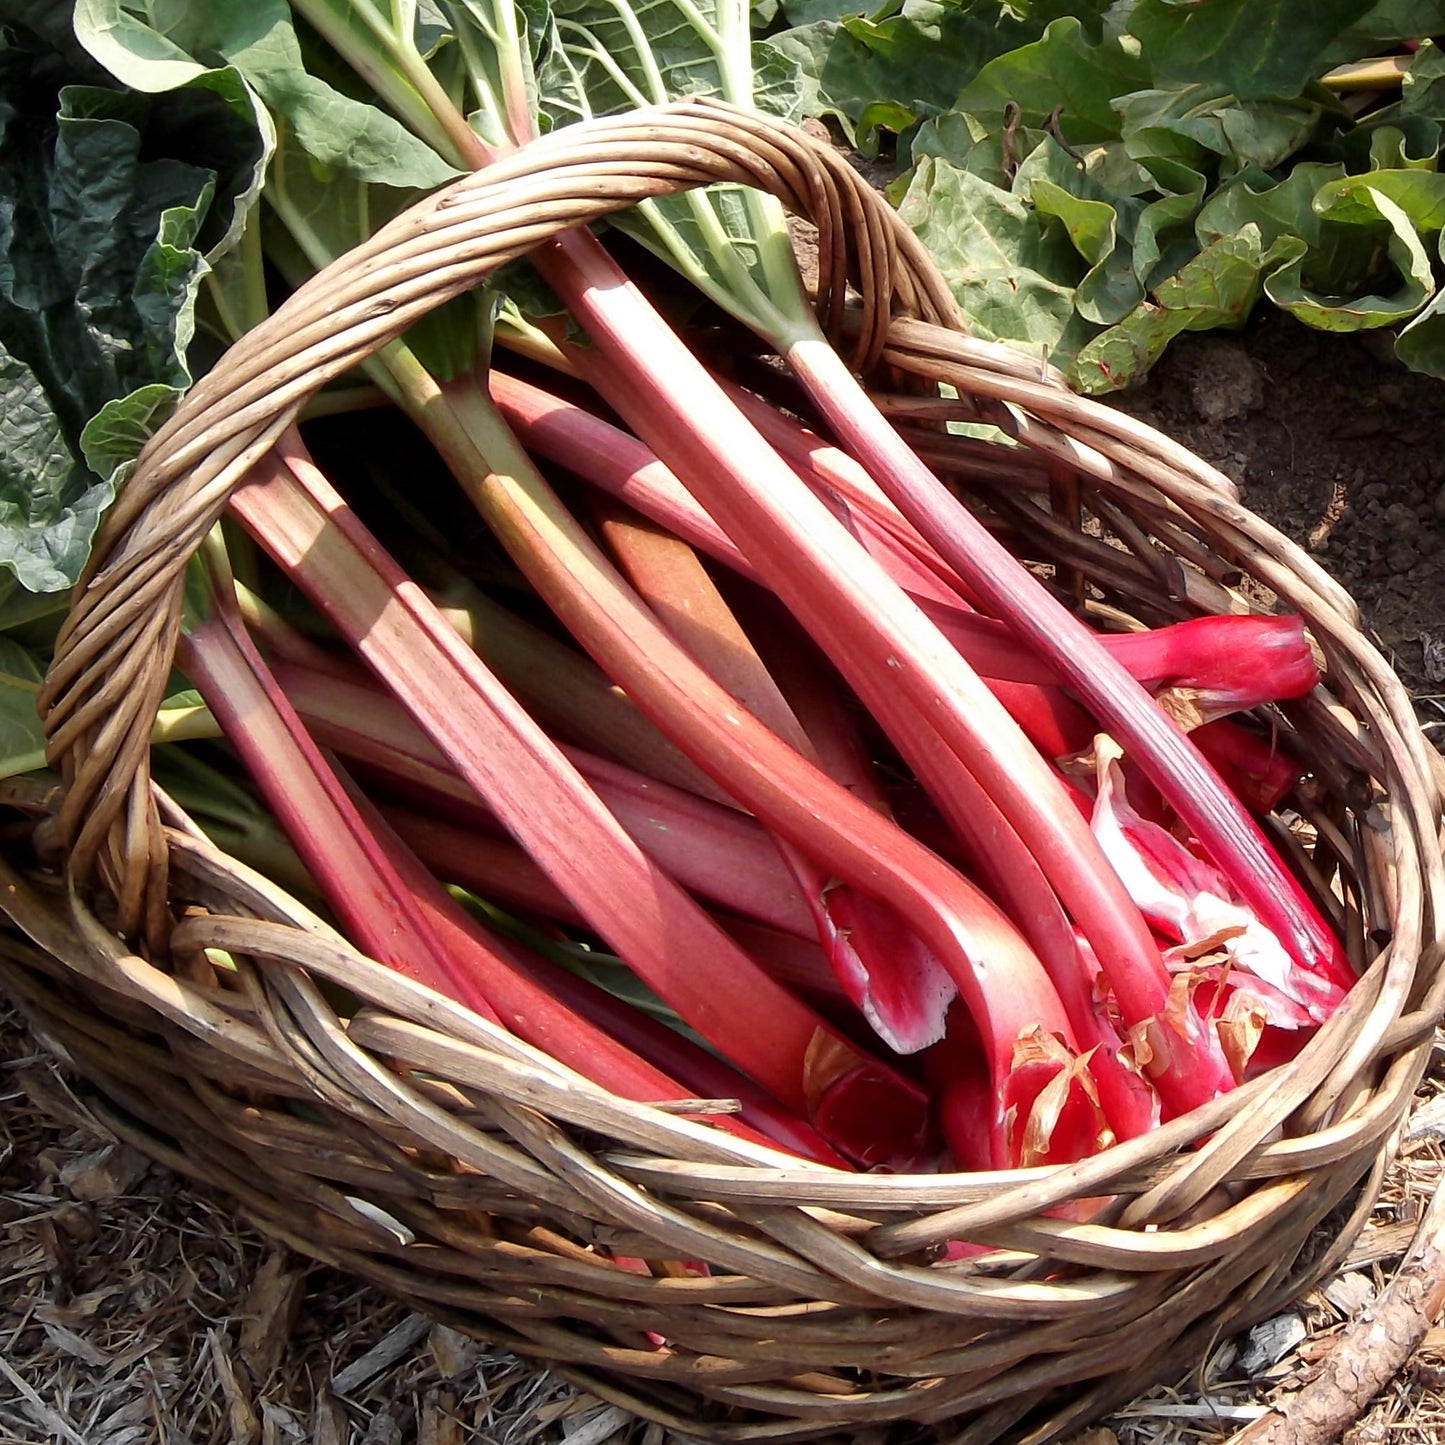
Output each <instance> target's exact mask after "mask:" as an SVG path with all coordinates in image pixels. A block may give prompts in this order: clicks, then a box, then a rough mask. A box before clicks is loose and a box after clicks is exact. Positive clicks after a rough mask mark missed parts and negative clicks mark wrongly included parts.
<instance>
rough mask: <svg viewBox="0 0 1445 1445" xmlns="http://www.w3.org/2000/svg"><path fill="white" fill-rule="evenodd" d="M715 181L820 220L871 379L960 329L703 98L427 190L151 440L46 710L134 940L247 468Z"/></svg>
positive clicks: (836, 185) (146, 904) (315, 281)
mask: <svg viewBox="0 0 1445 1445" xmlns="http://www.w3.org/2000/svg"><path fill="white" fill-rule="evenodd" d="M717 181H725V182H735V183H738V184H742V185H747V186H752V187H755V188H757V189H760V190H763V191H767V192H769V193H771V194H772V195H774V196H776V197H777V198H778V199H779V200H780V201H781V202H782V203H783V205H784V206H785V207H787V208H788V209H789V210H791V211H793V212H795V213H797V214H800V215H802V216H804V217H806V218H807V219H809V220H810V221H812V222H813V223H814V225H815V226H816V227H817V229H818V253H819V254H818V260H819V285H818V301H817V305H818V310H819V316H820V320H821V321H822V323H823V325H824V327H825V329H826V330H827V331H828V333H829V335H830V338H833V339H837V338H840V337H841V336H842V332H843V325H844V317H843V310H844V301H845V298H846V295H847V291H848V284H849V282H850V281H851V282H852V283H853V285H854V286H855V287H856V288H857V291H858V293H859V295H860V296H861V298H862V303H863V304H862V313H863V315H862V323H861V325H860V326H857V327H856V330H855V328H854V326H852V325H850V327H849V331H850V335H851V336H852V337H853V340H854V350H853V359H854V363H855V364H856V365H857V366H858V367H859V369H860V370H863V369H867V368H868V367H869V366H870V365H872V364H873V363H874V362H875V361H876V359H877V357H878V356H879V354H880V353H881V351H882V346H883V341H884V336H885V334H886V331H887V327H888V323H889V320H890V318H891V316H892V315H894V314H901V315H912V316H917V317H920V318H922V319H925V320H930V321H934V322H937V323H940V324H943V325H948V326H952V327H959V326H960V325H961V322H960V320H959V316H958V312H957V309H956V307H955V305H954V302H953V299H952V297H951V295H950V293H949V291H948V288H947V286H946V284H945V283H944V281H943V279H942V277H941V276H940V275H939V273H938V271H937V269H936V268H935V267H934V265H933V263H932V261H931V260H930V258H929V257H928V254H927V252H926V251H925V250H924V248H923V246H922V244H921V243H920V242H919V241H918V240H917V238H916V237H915V236H914V235H913V234H912V232H911V231H909V229H908V228H907V227H906V226H905V225H904V224H903V223H902V222H901V221H900V220H899V218H898V216H897V214H896V213H895V212H894V211H893V209H892V208H891V207H890V206H889V205H888V204H887V202H886V201H885V200H884V199H883V198H882V197H881V196H879V195H878V194H877V192H875V191H874V190H873V189H872V188H871V187H870V186H868V185H867V183H866V182H865V181H863V179H862V178H861V177H860V176H859V175H858V174H857V172H855V171H854V170H853V168H852V167H851V166H850V165H849V164H848V163H847V161H846V160H845V159H844V158H843V157H842V156H840V155H839V154H838V153H837V152H836V151H835V150H834V149H833V147H832V146H830V145H828V144H827V143H826V142H819V141H815V140H813V139H812V138H811V137H809V136H808V135H807V134H806V133H804V132H803V131H801V130H799V129H797V128H795V127H793V126H790V125H787V124H784V123H783V122H781V121H777V120H773V119H771V118H768V117H765V116H762V115H759V114H756V113H754V112H751V111H744V110H740V109H737V108H735V107H733V106H729V105H725V104H723V103H721V102H718V101H713V100H696V99H694V100H689V101H685V102H680V103H677V104H673V105H668V106H659V107H654V108H650V109H646V110H639V111H634V112H630V113H628V114H626V115H622V116H615V117H604V118H601V119H597V120H592V121H585V122H581V123H579V124H577V125H573V126H569V127H566V128H565V129H563V130H560V131H555V132H553V133H552V134H550V135H548V136H546V137H544V138H542V139H540V140H537V141H535V142H532V143H531V144H529V145H527V146H525V147H524V148H522V149H520V150H518V151H516V152H514V153H513V154H511V155H509V156H507V157H506V158H504V159H502V160H500V161H498V162H496V163H495V164H493V165H490V166H488V167H486V168H485V169H483V170H480V171H477V172H474V173H473V174H471V175H469V176H467V177H465V178H463V179H462V180H460V181H457V182H455V183H454V184H453V185H451V186H448V187H446V188H445V189H443V190H440V191H438V192H436V193H435V194H433V195H431V196H429V197H427V198H426V199H425V200H423V201H421V202H419V203H418V204H417V205H415V206H414V207H412V208H411V209H410V210H408V211H406V212H404V213H403V214H401V215H400V216H398V217H396V218H395V219H394V220H393V221H391V222H390V223H389V224H388V225H386V226H384V227H383V228H382V229H381V230H379V231H378V232H376V234H375V235H373V236H372V237H370V238H369V239H368V240H367V241H365V242H363V243H362V244H361V245H359V246H357V247H356V248H355V249H354V250H352V251H350V252H348V253H347V254H346V255H344V256H342V257H340V258H338V259H337V260H336V261H335V262H333V263H332V264H331V265H330V266H328V267H326V269H325V270H323V271H321V272H319V273H318V274H317V275H316V276H314V277H313V278H312V279H311V280H310V281H308V282H307V283H306V284H305V285H304V286H302V287H300V288H299V289H298V290H297V291H296V292H295V293H294V294H293V295H292V296H291V297H290V298H289V299H288V300H287V301H286V302H285V303H284V304H283V305H282V306H281V308H280V309H279V310H278V311H276V312H275V313H274V314H273V315H272V316H271V317H269V318H268V319H267V320H266V321H264V322H263V323H261V324H260V325H259V326H257V327H256V328H255V329H254V330H252V331H250V332H248V333H247V334H246V335H245V336H243V337H242V338H241V339H240V340H239V341H237V342H236V344H235V345H234V346H232V347H231V349H230V350H229V351H228V352H227V353H226V354H225V356H224V357H223V358H222V359H221V361H220V362H219V363H218V364H217V366H216V367H215V368H214V369H213V370H212V371H211V372H210V373H209V374H208V375H207V376H205V377H204V378H202V380H201V381H200V382H199V383H198V384H197V385H196V386H195V387H193V388H192V389H191V391H190V392H189V393H188V394H187V395H186V397H185V398H184V399H183V400H182V402H181V404H180V406H179V407H178V408H177V410H176V412H175V413H174V414H173V415H172V416H171V417H170V418H169V420H167V422H166V423H165V424H164V425H163V426H162V427H161V429H160V430H159V431H158V432H157V433H156V435H155V436H154V437H152V439H151V440H150V442H149V443H148V444H147V446H146V447H145V449H144V451H143V452H142V453H141V456H140V459H139V461H138V463H137V466H136V469H135V472H134V474H133V475H132V477H131V478H130V480H129V481H128V482H127V484H126V487H125V489H124V491H123V492H122V494H121V497H120V499H119V500H118V501H117V502H116V504H115V506H114V507H113V508H112V509H111V511H110V513H109V514H108V515H107V517H106V519H105V522H104V524H103V525H102V527H101V529H100V532H99V534H98V536H97V538H96V543H95V546H94V549H93V551H92V553H91V557H90V559H89V561H88V563H87V567H86V571H85V574H84V576H83V577H82V578H81V581H80V583H79V585H78V586H77V588H76V590H75V593H74V596H73V598H72V602H71V610H70V613H69V616H68V617H67V619H66V621H65V624H64V626H63V627H62V629H61V631H60V635H59V637H58V639H57V642H56V648H55V655H54V659H53V661H52V664H51V667H50V671H49V674H48V676H47V678H46V680H45V684H44V686H43V687H42V689H41V692H40V698H39V707H40V712H41V716H42V718H43V720H44V723H45V730H46V737H47V757H48V760H49V762H50V764H51V766H52V767H54V768H56V769H57V770H58V771H59V772H60V774H61V777H62V779H63V781H64V801H63V803H62V805H61V808H60V811H59V813H58V815H57V818H56V826H57V831H58V836H59V841H60V845H61V847H62V849H63V850H64V852H65V854H66V858H67V868H68V871H69V873H70V876H71V877H72V879H73V880H75V881H76V882H85V881H88V880H90V879H91V878H92V877H93V876H94V875H95V874H96V873H97V872H99V873H100V874H101V876H102V878H103V881H104V882H105V884H106V886H107V887H108V888H109V890H110V891H111V892H112V893H113V894H114V896H115V898H116V900H117V903H118V905H119V912H118V926H119V928H120V930H121V931H122V932H123V933H126V934H132V933H135V932H137V931H143V932H144V933H145V934H146V936H147V937H148V938H149V939H150V940H151V941H152V943H153V944H154V945H156V946H158V947H160V948H164V938H165V935H166V933H167V932H168V927H169V915H168V910H167V905H166V899H165V876H166V863H167V853H166V847H165V843H164V837H163V833H162V830H161V826H160V818H159V814H158V811H157V808H156V804H155V800H154V797H153V794H152V790H151V784H150V769H149V739H150V730H151V727H152V724H153V723H154V720H155V717H156V714H157V711H158V710H159V707H160V704H161V700H162V697H163V695H164V688H165V684H166V678H167V675H168V673H169V671H170V667H171V660H172V657H173V654H174V650H175V643H176V639H177V634H178V629H179V626H180V615H181V597H182V585H183V574H184V570H185V566H186V563H187V560H188V559H189V558H190V556H191V554H192V553H193V552H194V551H195V550H196V548H197V547H198V546H199V545H200V543H201V541H202V539H203V538H204V537H205V536H206V534H207V532H208V531H209V530H210V528H211V527H212V525H213V524H214V523H215V521H216V520H217V518H219V516H220V515H221V512H222V510H223V509H224V507H225V505H226V501H227V498H228V497H229V496H230V494H231V492H232V490H233V489H234V488H235V487H236V486H238V485H239V484H240V482H241V481H242V480H243V478H244V477H245V475H246V473H247V471H248V470H249V468H250V467H251V466H252V465H253V464H254V463H255V462H256V461H257V460H258V459H259V458H260V457H261V456H262V455H263V454H264V453H265V452H266V451H267V450H268V449H269V448H270V447H271V446H272V445H273V443H274V442H275V441H276V440H277V438H278V437H279V436H280V435H281V433H282V432H283V431H284V430H285V429H286V428H287V427H288V426H290V425H291V424H292V423H293V422H294V421H295V419H296V417H297V415H298V414H299V412H300V410H301V408H302V406H303V405H304V404H305V402H306V401H307V399H308V398H309V397H310V396H311V395H312V394H313V393H314V392H315V391H317V390H318V389H319V388H320V387H321V386H322V385H324V384H325V383H326V382H327V381H329V380H331V379H332V378H333V377H335V376H337V375H338V374H340V373H341V372H343V371H345V370H347V369H348V368H350V367H352V366H354V365H356V364H357V363H358V362H360V361H363V360H365V359H366V358H367V357H369V356H371V355H372V354H373V353H375V352H376V351H378V350H380V348H381V347H383V346H384V345H386V344H387V343H388V342H390V341H392V340H394V339H395V338H396V337H397V336H399V335H400V334H401V333H402V332H403V331H405V330H406V328H407V327H408V326H410V325H411V324H412V323H413V322H415V321H416V320H418V319H419V318H420V317H421V316H423V315H424V314H426V313H427V312H428V311H430V310H432V309H434V308H435V307H437V306H440V305H441V304H442V303H443V302H445V301H447V300H449V299H450V298H451V297H453V296H456V295H458V294H459V293H461V292H463V291H466V290H468V289H469V288H470V287H472V286H475V285H476V284H477V283H478V282H480V281H482V280H484V279H485V278H486V277H487V276H489V275H490V274H491V273H492V272H494V271H495V270H496V269H497V268H498V267H500V266H502V265H504V264H505V263H506V262H508V261H511V260H514V259H516V258H517V257H519V256H521V255H524V254H525V253H526V252H528V251H530V250H532V249H533V248H535V247H537V246H539V245H541V244H543V243H544V242H546V241H547V240H549V239H551V238H552V237H554V236H556V235H558V234H560V233H561V232H564V231H567V230H570V229H571V228H573V227H575V226H585V225H588V224H589V223H591V222H593V221H596V220H600V219H601V218H603V217H605V216H608V215H611V214H613V213H614V212H617V211H620V210H623V209H625V208H626V207H628V206H631V205H633V204H635V203H636V202H638V201H641V200H644V199H646V198H649V197H657V196H665V195H671V194H675V193H677V192H680V191H684V190H687V189H690V188H693V187H696V186H703V185H708V184H711V183H713V182H717Z"/></svg>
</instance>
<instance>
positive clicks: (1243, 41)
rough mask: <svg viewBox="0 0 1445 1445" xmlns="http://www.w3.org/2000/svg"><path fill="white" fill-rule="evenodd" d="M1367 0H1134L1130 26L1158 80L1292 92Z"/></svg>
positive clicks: (1257, 95)
mask: <svg viewBox="0 0 1445 1445" xmlns="http://www.w3.org/2000/svg"><path fill="white" fill-rule="evenodd" d="M1371 8H1372V7H1371V4H1370V0H1311V3H1310V4H1308V5H1301V4H1300V3H1298V0H1207V3H1197V0H1196V3H1192V4H1180V3H1179V0H1137V3H1136V4H1135V5H1134V7H1133V9H1132V10H1131V11H1130V13H1129V22H1128V24H1129V31H1130V33H1131V34H1133V35H1135V36H1137V37H1138V39H1139V42H1140V44H1141V45H1142V46H1143V47H1144V51H1145V53H1146V54H1147V55H1148V57H1149V63H1150V65H1151V66H1152V68H1153V71H1154V82H1155V84H1156V85H1160V86H1178V85H1190V84H1192V83H1194V82H1196V81H1204V82H1207V83H1209V84H1213V85H1218V86H1220V87H1222V88H1223V89H1225V90H1227V91H1229V92H1231V93H1232V94H1234V95H1236V96H1238V97H1239V98H1240V99H1241V100H1257V99H1262V98H1264V97H1266V96H1274V95H1298V94H1299V93H1300V91H1302V90H1303V89H1304V87H1305V86H1306V85H1307V84H1308V82H1309V81H1310V80H1311V79H1312V78H1314V77H1315V76H1316V75H1317V74H1319V73H1320V71H1321V70H1323V69H1327V68H1328V64H1329V62H1327V61H1326V60H1325V57H1326V56H1327V55H1328V54H1329V53H1330V51H1331V47H1332V46H1333V45H1334V43H1335V41H1336V40H1337V39H1338V37H1339V36H1340V35H1341V34H1342V33H1343V32H1344V31H1345V30H1346V29H1348V28H1349V27H1350V26H1351V25H1353V24H1355V23H1356V22H1357V21H1359V20H1360V19H1361V18H1362V17H1364V16H1365V15H1366V14H1367V13H1368V12H1369V11H1370V9H1371Z"/></svg>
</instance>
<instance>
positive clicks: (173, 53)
mask: <svg viewBox="0 0 1445 1445" xmlns="http://www.w3.org/2000/svg"><path fill="white" fill-rule="evenodd" d="M354 9H355V7H353V10H354ZM75 29H76V35H77V36H78V38H79V39H80V42H81V44H83V45H84V46H85V47H86V49H87V50H88V51H89V52H90V54H91V55H93V56H94V57H95V58H96V59H97V60H98V61H99V62H100V63H101V64H102V65H104V66H105V67H106V69H107V70H108V71H109V72H110V73H111V74H112V75H114V76H115V77H116V78H117V79H118V80H120V81H122V82H124V83H125V84H126V85H128V86H131V87H132V88H133V89H135V90H140V91H167V90H171V89H174V88H175V87H176V86H178V85H181V84H184V83H186V82H188V81H192V80H195V79H197V78H199V77H200V76H203V75H205V74H206V73H207V72H209V71H212V70H216V69H221V68H224V67H226V66H232V67H234V68H235V69H236V70H237V71H238V72H239V73H240V74H241V75H243V76H245V78H246V80H247V81H248V82H249V83H250V84H251V85H253V86H254V87H255V89H256V90H257V92H258V93H259V94H260V96H261V97H262V99H263V100H264V101H265V103H266V105H267V107H268V108H269V109H270V110H271V111H272V112H273V113H274V114H275V115H277V116H280V117H282V118H284V120H285V121H286V124H287V125H288V127H289V128H290V130H291V132H292V134H293V135H294V136H295V138H296V140H297V143H298V144H299V145H301V146H302V148H303V149H305V150H306V151H307V152H308V153H309V154H310V155H313V156H315V157H316V159H317V160H318V161H320V162H321V163H322V164H323V165H328V166H334V167H336V168H337V169H338V170H342V171H345V172H346V173H347V174H348V175H353V176H356V177H357V178H358V179H360V180H365V181H374V182H377V183H378V184H381V185H391V186H416V187H423V188H431V187H435V186H438V185H441V184H443V183H444V182H445V181H447V180H449V179H451V178H452V177H454V176H455V175H456V174H457V172H456V171H455V170H454V169H453V168H452V167H450V166H448V165H447V164H446V163H445V162H444V161H443V160H442V159H441V157H440V156H438V155H437V154H436V152H435V151H433V150H432V149H431V148H430V147H429V146H427V145H426V144H424V143H423V142H422V141H420V140H418V139H417V138H416V137H415V136H414V135H412V134H411V132H410V131H408V130H406V129H405V128H404V127H403V126H402V125H401V124H400V123H399V122H398V121H397V120H396V119H395V118H394V117H392V116H390V115H388V114H386V113H385V112H384V111H382V110H379V109H378V108H377V107H376V106H374V105H368V104H366V103H365V102H364V101H360V100H355V99H353V98H352V97H351V96H349V95H346V94H344V93H343V92H342V91H340V90H338V89H336V88H335V87H333V86H331V85H328V84H327V83H326V82H325V81H324V80H322V79H320V78H319V77H317V76H315V75H312V74H310V73H309V72H308V71H307V70H306V68H305V65H304V63H303V60H302V55H301V47H300V45H299V43H298V42H297V39H296V32H295V30H294V29H293V27H292V24H291V9H290V6H289V5H288V4H287V3H286V0H245V3H234V0H187V3H186V4H185V5H167V4H162V3H155V0H152V3H150V4H148V5H146V6H144V7H142V6H138V5H136V4H134V3H126V0H77V3H76V11H75Z"/></svg>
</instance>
